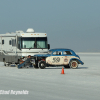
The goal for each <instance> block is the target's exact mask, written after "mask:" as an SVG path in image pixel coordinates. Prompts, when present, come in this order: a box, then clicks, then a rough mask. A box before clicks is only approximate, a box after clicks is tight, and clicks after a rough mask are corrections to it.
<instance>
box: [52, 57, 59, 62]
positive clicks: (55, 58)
mask: <svg viewBox="0 0 100 100" xmlns="http://www.w3.org/2000/svg"><path fill="white" fill-rule="evenodd" d="M59 61H60V58H59V57H54V58H53V61H52V62H53V63H58V62H59Z"/></svg>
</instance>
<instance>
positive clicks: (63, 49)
mask: <svg viewBox="0 0 100 100" xmlns="http://www.w3.org/2000/svg"><path fill="white" fill-rule="evenodd" d="M49 51H71V52H74V51H73V50H71V49H66V48H56V49H50V50H49Z"/></svg>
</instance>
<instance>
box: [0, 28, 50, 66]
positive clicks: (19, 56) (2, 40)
mask: <svg viewBox="0 0 100 100" xmlns="http://www.w3.org/2000/svg"><path fill="white" fill-rule="evenodd" d="M49 49H50V45H49V44H48V39H47V33H39V32H34V30H33V29H32V28H29V29H27V31H26V32H23V31H21V30H19V31H16V32H15V33H14V32H11V33H6V34H0V61H2V62H4V65H5V66H10V65H11V64H14V65H17V64H21V63H23V62H25V61H26V60H27V59H28V57H29V56H30V59H31V61H33V62H34V55H35V54H46V53H47V52H48V50H49Z"/></svg>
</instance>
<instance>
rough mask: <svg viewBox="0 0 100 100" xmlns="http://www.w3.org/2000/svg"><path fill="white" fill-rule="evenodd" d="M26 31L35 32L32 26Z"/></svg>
mask: <svg viewBox="0 0 100 100" xmlns="http://www.w3.org/2000/svg"><path fill="white" fill-rule="evenodd" d="M26 32H27V33H35V32H34V30H33V28H28V29H27V31H26Z"/></svg>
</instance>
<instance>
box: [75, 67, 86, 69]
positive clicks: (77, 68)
mask: <svg viewBox="0 0 100 100" xmlns="http://www.w3.org/2000/svg"><path fill="white" fill-rule="evenodd" d="M77 69H88V67H78V68H77Z"/></svg>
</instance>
